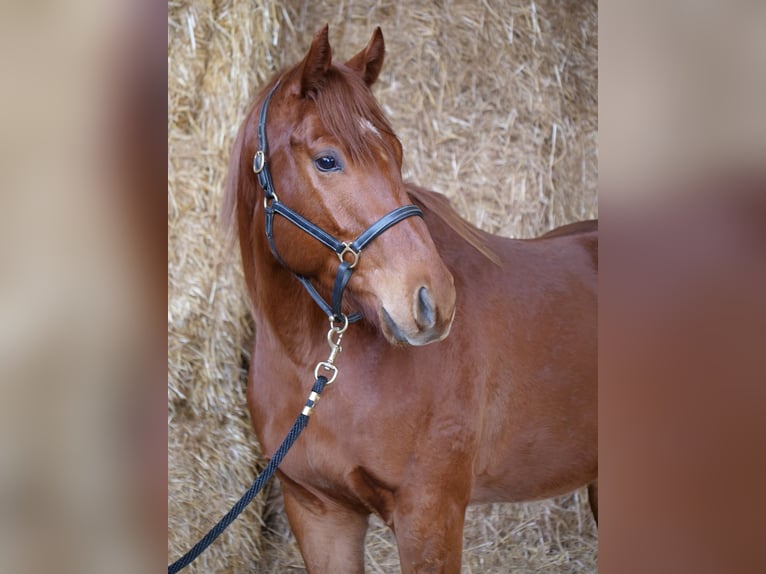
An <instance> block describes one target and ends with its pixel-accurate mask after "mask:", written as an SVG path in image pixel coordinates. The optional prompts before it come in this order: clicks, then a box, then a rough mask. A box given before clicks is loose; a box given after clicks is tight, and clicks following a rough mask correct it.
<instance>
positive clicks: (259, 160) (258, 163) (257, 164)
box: [253, 149, 266, 173]
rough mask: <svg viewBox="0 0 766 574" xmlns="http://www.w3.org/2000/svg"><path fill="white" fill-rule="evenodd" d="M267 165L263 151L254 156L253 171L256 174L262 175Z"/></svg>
mask: <svg viewBox="0 0 766 574" xmlns="http://www.w3.org/2000/svg"><path fill="white" fill-rule="evenodd" d="M265 165H266V156H265V155H263V150H261V149H259V150H258V151H257V152H255V155H254V156H253V171H254V172H255V173H261V172H262V171H263V166H265Z"/></svg>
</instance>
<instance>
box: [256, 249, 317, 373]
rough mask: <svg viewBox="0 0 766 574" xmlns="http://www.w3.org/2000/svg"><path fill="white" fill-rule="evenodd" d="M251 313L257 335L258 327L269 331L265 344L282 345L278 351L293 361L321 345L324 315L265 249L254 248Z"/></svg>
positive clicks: (289, 273)
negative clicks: (255, 249)
mask: <svg viewBox="0 0 766 574" xmlns="http://www.w3.org/2000/svg"><path fill="white" fill-rule="evenodd" d="M253 314H254V317H255V323H256V337H258V334H257V331H258V330H259V329H260V330H262V331H264V332H265V331H268V333H270V336H269V337H268V339H267V341H268V344H269V345H270V346H278V347H281V349H279V352H282V353H284V354H286V355H287V356H289V357H290V358H294V359H295V362H299V357H300V355H301V354H303V353H308V352H310V350H311V349H313V348H314V347H315V346H317V345H318V344H324V341H325V337H324V334H325V332H326V331H327V329H328V323H327V318H326V316H325V315H324V313H323V312H322V311H321V310H320V309H319V308H318V307H317V305H316V303H314V301H313V300H312V299H311V297H310V296H309V295H308V293H306V291H305V290H304V288H303V287H302V286H301V284H300V283H299V282H298V280H297V279H296V278H295V276H294V275H293V274H292V273H291V272H290V271H288V270H287V269H285V268H284V267H282V266H281V265H280V264H279V263H277V262H276V261H275V260H274V257H273V256H272V254H271V252H270V251H269V250H268V248H265V249H259V250H257V256H256V264H255V293H253ZM263 341H264V339H262V342H263ZM272 350H276V349H272ZM311 358H312V359H315V357H311Z"/></svg>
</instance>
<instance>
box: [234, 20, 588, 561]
mask: <svg viewBox="0 0 766 574" xmlns="http://www.w3.org/2000/svg"><path fill="white" fill-rule="evenodd" d="M383 54H384V44H383V36H382V34H381V31H380V29H379V28H378V29H377V30H376V31H375V32H374V34H373V36H372V39H371V40H370V42H369V44H368V45H367V47H366V48H365V49H364V50H362V51H361V52H360V53H358V54H357V55H356V56H354V57H353V58H351V59H350V60H348V61H347V62H345V63H339V62H332V57H331V49H330V45H329V43H328V36H327V27H325V28H324V29H323V30H321V31H320V32H319V33H318V34H317V35H316V36H315V37H314V39H313V41H312V44H311V47H310V49H309V51H308V53H307V55H306V56H305V58H304V59H303V61H301V62H300V63H299V64H297V65H296V66H294V67H292V68H290V69H288V70H286V71H284V72H282V73H280V74H278V75H277V77H275V78H274V79H273V80H272V81H271V82H270V83H269V85H268V86H266V88H265V89H264V90H263V91H262V92H261V93H260V95H259V96H258V97H257V98H256V101H255V103H254V105H253V107H252V108H251V109H250V111H249V113H248V115H247V119H246V120H245V121H244V123H243V125H242V127H241V128H240V130H239V134H238V136H237V139H236V142H235V145H234V149H233V154H232V158H231V164H230V172H229V178H228V181H227V189H226V197H225V206H224V215H225V216H226V217H228V221H230V222H231V221H235V222H236V225H237V228H238V236H239V244H240V250H241V255H242V261H243V265H244V272H245V278H246V282H247V287H248V291H249V296H250V297H251V299H252V309H253V313H254V319H255V324H256V329H255V343H254V350H253V355H252V362H251V367H250V373H249V383H248V389H247V395H248V404H249V408H250V413H251V415H252V421H253V425H254V428H255V432H256V434H257V436H258V439H259V441H260V443H261V446H262V449H263V452H264V453H265V454H266V455H267V456H268V455H269V454H273V453H274V451H275V449H276V448H277V446H278V445H279V444H280V442H281V441H282V439H283V437H284V435H285V434H286V433H287V431H288V429H289V428H290V426H291V424H292V423H293V421H294V420H295V417H296V415H297V414H298V413H299V412H300V411H301V408H302V406H303V405H304V403H305V399H306V395H307V393H308V392H309V390H310V388H311V380H312V373H313V372H314V368H315V365H316V363H317V361H318V360H321V359H322V358H323V357H325V356H326V355H327V343H326V333H327V328H328V318H327V314H326V313H325V311H326V309H325V311H323V310H322V309H321V308H320V306H318V305H316V304H315V302H314V301H313V300H312V298H311V297H309V296H308V295H307V294H306V292H305V291H304V286H303V285H302V284H301V283H300V282H299V281H296V278H295V275H300V276H302V277H304V278H305V279H306V280H307V281H308V282H309V283H310V284H311V286H312V287H313V288H314V289H315V290H316V291H317V292H318V294H319V295H321V296H322V297H324V298H325V299H329V297H330V293H331V291H332V290H333V283H334V281H335V280H336V279H335V277H336V271H337V270H338V268H339V265H341V264H342V263H341V262H339V260H338V256H336V255H337V254H334V253H332V252H331V251H330V250H328V249H327V247H326V245H322V243H321V242H320V241H317V240H316V238H315V237H312V236H310V235H309V234H307V233H306V232H305V230H304V229H302V228H301V227H299V226H297V225H295V224H294V223H295V222H294V221H291V220H289V219H288V218H287V217H275V218H274V219H273V221H272V223H271V224H270V227H271V229H270V230H267V229H266V227H267V223H266V221H265V215H266V213H265V212H267V211H268V210H269V209H270V208H272V207H273V205H274V202H275V199H274V198H273V197H271V196H270V194H269V193H270V192H269V193H267V194H266V197H264V189H263V187H264V186H263V185H262V184H261V183H259V179H258V178H257V176H256V174H254V173H253V171H254V167H253V164H254V158H255V164H256V167H255V169H256V170H258V169H259V168H260V167H262V163H263V162H264V159H265V161H267V162H268V166H269V168H270V175H271V176H273V181H269V182H268V183H269V184H273V190H271V191H273V193H274V195H275V196H276V195H277V194H278V196H279V201H280V202H281V203H282V204H283V205H285V206H289V208H291V209H292V210H293V211H294V212H297V213H299V214H301V216H302V217H304V218H305V219H306V220H308V221H310V222H312V223H313V224H315V225H316V226H318V227H321V228H322V229H323V230H325V231H326V232H327V233H328V234H331V235H333V236H335V237H340V238H342V239H343V240H345V241H352V240H353V239H354V238H356V237H357V236H358V235H359V234H360V233H362V232H363V231H364V230H366V229H368V228H369V227H370V226H371V225H373V224H374V223H375V222H376V221H380V219H381V218H382V217H384V216H385V215H386V214H388V213H391V212H392V210H395V209H396V208H401V207H402V206H406V205H409V204H412V203H414V204H415V205H417V206H419V208H420V209H421V210H422V218H421V217H407V218H403V219H401V220H400V221H398V222H396V224H395V225H392V226H391V227H390V228H388V229H386V230H385V231H384V232H382V233H381V234H380V235H379V236H377V237H376V238H375V240H374V241H372V242H370V243H369V245H368V246H366V247H365V248H364V249H363V250H361V253H360V254H359V256H358V262H357V263H358V265H356V268H355V272H354V274H353V275H352V276H351V277H350V280H349V281H348V285H347V290H346V296H345V298H344V299H343V313H345V314H353V313H359V314H360V315H361V320H360V321H359V322H358V323H357V324H354V325H351V326H350V327H349V328H348V331H347V333H346V338H345V339H344V341H343V353H342V354H341V355H340V356H339V357H338V364H337V366H338V369H339V371H340V375H339V376H338V379H337V381H336V382H335V383H334V384H333V385H332V386H331V387H328V389H327V391H325V394H324V398H323V400H322V402H321V404H320V405H319V406H318V408H317V409H316V411H315V413H314V415H313V416H312V424H311V425H310V427H309V428H308V429H307V430H306V431H305V432H304V433H303V435H302V436H301V437H300V439H299V440H298V441H297V443H296V444H295V446H294V447H293V449H292V450H291V451H290V453H289V454H288V455H287V457H286V458H285V460H284V462H283V463H282V466H281V467H280V470H279V477H280V479H281V481H282V487H283V493H284V503H285V510H286V512H287V517H288V519H289V522H290V525H291V527H292V530H293V532H294V533H295V536H296V538H297V540H298V544H299V545H300V549H301V553H302V555H303V558H304V561H305V563H306V567H307V569H308V571H309V572H312V573H317V572H324V573H338V572H343V573H353V572H363V570H364V539H365V532H366V530H367V525H368V518H369V515H370V514H371V513H375V514H377V515H378V516H379V517H381V518H382V520H383V521H385V523H386V524H387V525H389V527H390V528H391V529H393V531H394V533H395V535H396V540H397V545H398V550H399V557H400V560H401V567H402V572H404V573H409V572H459V571H460V565H461V552H462V533H463V521H464V515H465V511H466V507H467V505H469V504H472V503H485V502H494V501H525V500H530V499H540V498H546V497H551V496H555V495H560V494H563V493H567V492H569V491H572V490H573V489H576V488H578V487H580V486H583V485H588V484H591V485H594V484H595V482H596V480H597V471H598V460H597V441H596V434H597V433H596V396H597V394H596V384H597V381H596V377H597V371H596V279H597V264H596V259H597V224H596V222H582V223H576V224H573V225H570V226H566V227H564V228H560V229H558V230H554V231H552V232H550V233H549V234H548V235H547V236H543V237H542V238H539V239H534V240H512V239H508V238H502V237H498V236H494V235H490V234H488V233H484V232H482V231H480V230H478V229H476V228H474V227H472V226H471V225H469V224H468V223H467V222H465V221H464V220H462V219H461V218H460V217H459V216H458V215H457V214H456V212H455V211H454V210H453V209H452V208H451V207H450V205H449V203H448V202H447V200H446V199H444V198H443V197H442V196H440V195H438V194H436V193H433V192H431V191H427V190H425V189H422V188H420V187H417V186H414V185H411V184H406V183H404V182H403V180H402V174H401V167H402V146H401V144H400V142H399V140H398V139H397V137H396V136H395V135H394V133H393V131H392V129H391V126H390V125H389V123H388V121H387V120H386V118H385V116H384V114H383V112H382V111H381V109H380V107H379V106H378V104H377V103H376V101H375V99H374V98H373V95H372V93H371V91H370V86H371V85H372V84H373V83H374V82H375V80H376V79H377V77H378V74H379V72H380V69H381V66H382V64H383ZM267 95H268V100H270V103H269V107H268V113H267V114H266V113H265V112H264V113H261V111H262V110H263V108H264V107H266V106H265V105H264V103H265V102H266V101H268V100H267ZM261 116H262V118H263V124H264V126H265V127H264V134H263V136H264V137H266V138H267V140H268V141H267V145H268V151H267V152H266V153H265V154H259V149H260V150H261V151H263V149H262V148H263V147H266V145H263V146H261V147H259V134H258V126H259V117H261ZM264 155H265V158H264ZM259 156H260V157H259ZM266 187H268V186H266ZM267 231H270V237H271V241H272V242H273V244H272V245H271V246H270V244H269V239H268V238H267ZM340 258H341V261H344V260H345V261H347V262H348V261H350V260H351V257H349V255H348V254H346V255H341V256H340ZM594 494H595V489H592V490H591V496H592V505H593V508H594V512H595V497H593V495H594Z"/></svg>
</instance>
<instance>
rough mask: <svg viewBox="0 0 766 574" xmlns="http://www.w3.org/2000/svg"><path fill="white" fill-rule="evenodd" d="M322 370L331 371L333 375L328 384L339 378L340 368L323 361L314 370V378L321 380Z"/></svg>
mask: <svg viewBox="0 0 766 574" xmlns="http://www.w3.org/2000/svg"><path fill="white" fill-rule="evenodd" d="M320 368H322V369H324V370H325V371H329V372H331V373H332V375H331V376H330V378H329V379H327V384H328V385H329V384H332V382H333V381H334V380H335V377H337V376H338V367H336V366H335V365H333V364H332V363H331V362H330V361H322V362H320V363H318V364H317V366H316V368H315V369H314V378H315V379H318V378H319V369H320Z"/></svg>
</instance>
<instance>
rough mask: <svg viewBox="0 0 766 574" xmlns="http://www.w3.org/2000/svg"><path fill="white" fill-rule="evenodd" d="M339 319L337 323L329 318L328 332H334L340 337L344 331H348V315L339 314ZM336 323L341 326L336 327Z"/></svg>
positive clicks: (332, 318) (334, 318)
mask: <svg viewBox="0 0 766 574" xmlns="http://www.w3.org/2000/svg"><path fill="white" fill-rule="evenodd" d="M340 319H341V320H340V321H337V320H336V317H330V331H331V332H335V333H337V334H338V335H342V334H343V333H345V332H346V329H348V323H349V320H348V315H346V314H345V313H341V314H340ZM337 323H342V324H343V326H342V327H338V326H337Z"/></svg>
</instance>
